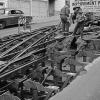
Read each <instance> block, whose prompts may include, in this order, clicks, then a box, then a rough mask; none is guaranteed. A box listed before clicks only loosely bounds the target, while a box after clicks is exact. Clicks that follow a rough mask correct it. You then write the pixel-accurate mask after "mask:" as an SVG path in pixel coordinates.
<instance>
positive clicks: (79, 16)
mask: <svg viewBox="0 0 100 100" xmlns="http://www.w3.org/2000/svg"><path fill="white" fill-rule="evenodd" d="M73 10H74V16H73V17H72V19H73V22H76V23H77V24H76V26H75V29H74V32H73V35H81V36H82V35H83V29H84V18H85V17H84V16H83V12H82V9H81V8H80V7H75V8H73Z"/></svg>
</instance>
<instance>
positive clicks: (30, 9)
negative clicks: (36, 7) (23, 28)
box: [30, 0, 32, 16]
mask: <svg viewBox="0 0 100 100" xmlns="http://www.w3.org/2000/svg"><path fill="white" fill-rule="evenodd" d="M30 16H32V0H30Z"/></svg>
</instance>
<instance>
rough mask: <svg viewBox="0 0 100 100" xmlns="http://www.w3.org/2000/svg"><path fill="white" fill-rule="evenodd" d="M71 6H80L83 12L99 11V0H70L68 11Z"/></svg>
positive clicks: (71, 9) (71, 8)
mask: <svg viewBox="0 0 100 100" xmlns="http://www.w3.org/2000/svg"><path fill="white" fill-rule="evenodd" d="M73 7H81V8H82V10H83V12H100V0H70V11H71V13H73Z"/></svg>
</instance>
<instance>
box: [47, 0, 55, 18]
mask: <svg viewBox="0 0 100 100" xmlns="http://www.w3.org/2000/svg"><path fill="white" fill-rule="evenodd" d="M48 2H49V16H54V15H55V0H49V1H48Z"/></svg>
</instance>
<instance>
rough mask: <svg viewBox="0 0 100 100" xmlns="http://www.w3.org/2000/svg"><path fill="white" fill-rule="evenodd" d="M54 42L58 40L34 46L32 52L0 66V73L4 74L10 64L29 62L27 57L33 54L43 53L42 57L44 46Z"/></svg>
mask: <svg viewBox="0 0 100 100" xmlns="http://www.w3.org/2000/svg"><path fill="white" fill-rule="evenodd" d="M62 38H65V37H62ZM62 38H59V39H62ZM56 40H58V39H52V40H50V41H47V42H45V43H41V44H39V45H36V46H34V48H33V49H34V50H33V51H30V52H28V53H26V54H24V55H23V56H21V57H19V58H17V59H15V60H12V61H10V62H9V63H7V64H5V65H2V67H1V68H0V72H1V73H2V72H4V71H5V70H6V69H7V68H10V67H11V65H12V64H14V65H16V63H17V64H19V63H20V61H21V63H22V62H23V59H28V60H30V58H28V57H29V56H32V55H33V54H34V55H39V54H41V53H43V56H44V52H46V51H45V50H46V46H47V45H50V44H52V43H54V42H56ZM25 63H26V61H25V62H24V64H25Z"/></svg>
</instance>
